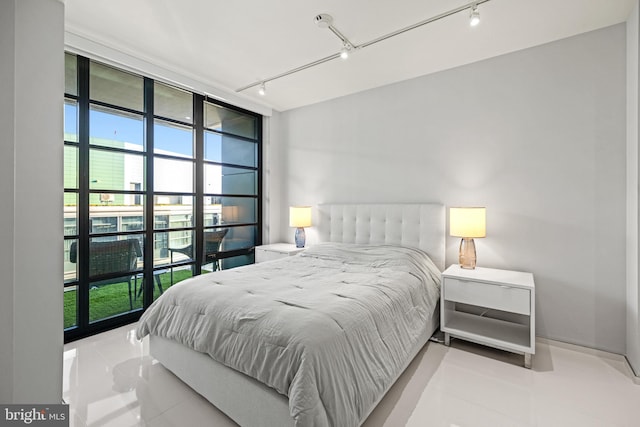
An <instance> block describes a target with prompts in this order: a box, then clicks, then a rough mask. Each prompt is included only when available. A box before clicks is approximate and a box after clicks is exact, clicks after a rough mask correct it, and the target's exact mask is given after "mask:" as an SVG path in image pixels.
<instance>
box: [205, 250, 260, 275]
mask: <svg viewBox="0 0 640 427" xmlns="http://www.w3.org/2000/svg"><path fill="white" fill-rule="evenodd" d="M253 262H254V254H250V255H239V256H234V257H231V258H225V259H222V260H220V269H222V270H228V269H230V268H234V267H240V266H243V265H249V264H253ZM203 273H205V271H203Z"/></svg>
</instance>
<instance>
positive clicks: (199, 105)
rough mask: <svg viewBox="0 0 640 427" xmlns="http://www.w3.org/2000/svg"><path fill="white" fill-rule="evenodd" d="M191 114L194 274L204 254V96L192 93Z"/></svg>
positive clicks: (200, 268) (199, 270)
mask: <svg viewBox="0 0 640 427" xmlns="http://www.w3.org/2000/svg"><path fill="white" fill-rule="evenodd" d="M193 114H194V117H193V118H194V131H195V132H194V134H195V136H194V137H195V148H196V150H195V160H196V173H195V187H194V188H195V190H196V200H195V208H196V224H195V225H196V232H195V236H194V237H195V244H196V246H195V247H196V248H197V250H196V251H195V253H196V266H195V274H200V273H201V272H202V264H203V263H204V261H205V260H204V254H203V250H202V249H201V248H204V230H203V229H204V161H203V160H204V97H203V96H202V95H198V94H194V96H193Z"/></svg>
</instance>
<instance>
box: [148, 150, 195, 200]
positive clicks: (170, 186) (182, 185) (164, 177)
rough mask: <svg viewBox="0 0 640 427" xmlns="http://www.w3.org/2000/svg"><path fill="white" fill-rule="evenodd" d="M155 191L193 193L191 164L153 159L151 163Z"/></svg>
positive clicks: (190, 162)
mask: <svg viewBox="0 0 640 427" xmlns="http://www.w3.org/2000/svg"><path fill="white" fill-rule="evenodd" d="M153 162H154V163H153V178H154V185H155V188H154V190H155V191H167V192H175V193H191V192H193V162H192V161H185V160H172V159H162V158H155V159H154V161H153Z"/></svg>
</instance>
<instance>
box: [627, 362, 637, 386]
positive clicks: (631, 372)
mask: <svg viewBox="0 0 640 427" xmlns="http://www.w3.org/2000/svg"><path fill="white" fill-rule="evenodd" d="M624 360H625V362H627V363H625V365H626V366H627V370H628V371H629V376H630V377H631V381H633V383H634V384H636V385H640V376H638V374H636V372H635V371H634V370H633V367H632V366H631V362H629V359H627V358H626V357H625V358H624Z"/></svg>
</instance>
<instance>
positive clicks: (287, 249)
mask: <svg viewBox="0 0 640 427" xmlns="http://www.w3.org/2000/svg"><path fill="white" fill-rule="evenodd" d="M304 249H305V248H296V245H294V244H291V243H273V244H271V245H262V246H256V249H255V253H256V258H255V259H256V263H258V262H265V261H271V260H274V259H279V258H286V257H288V256H293V255H296V254H299V253H300V252H302V251H304Z"/></svg>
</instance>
